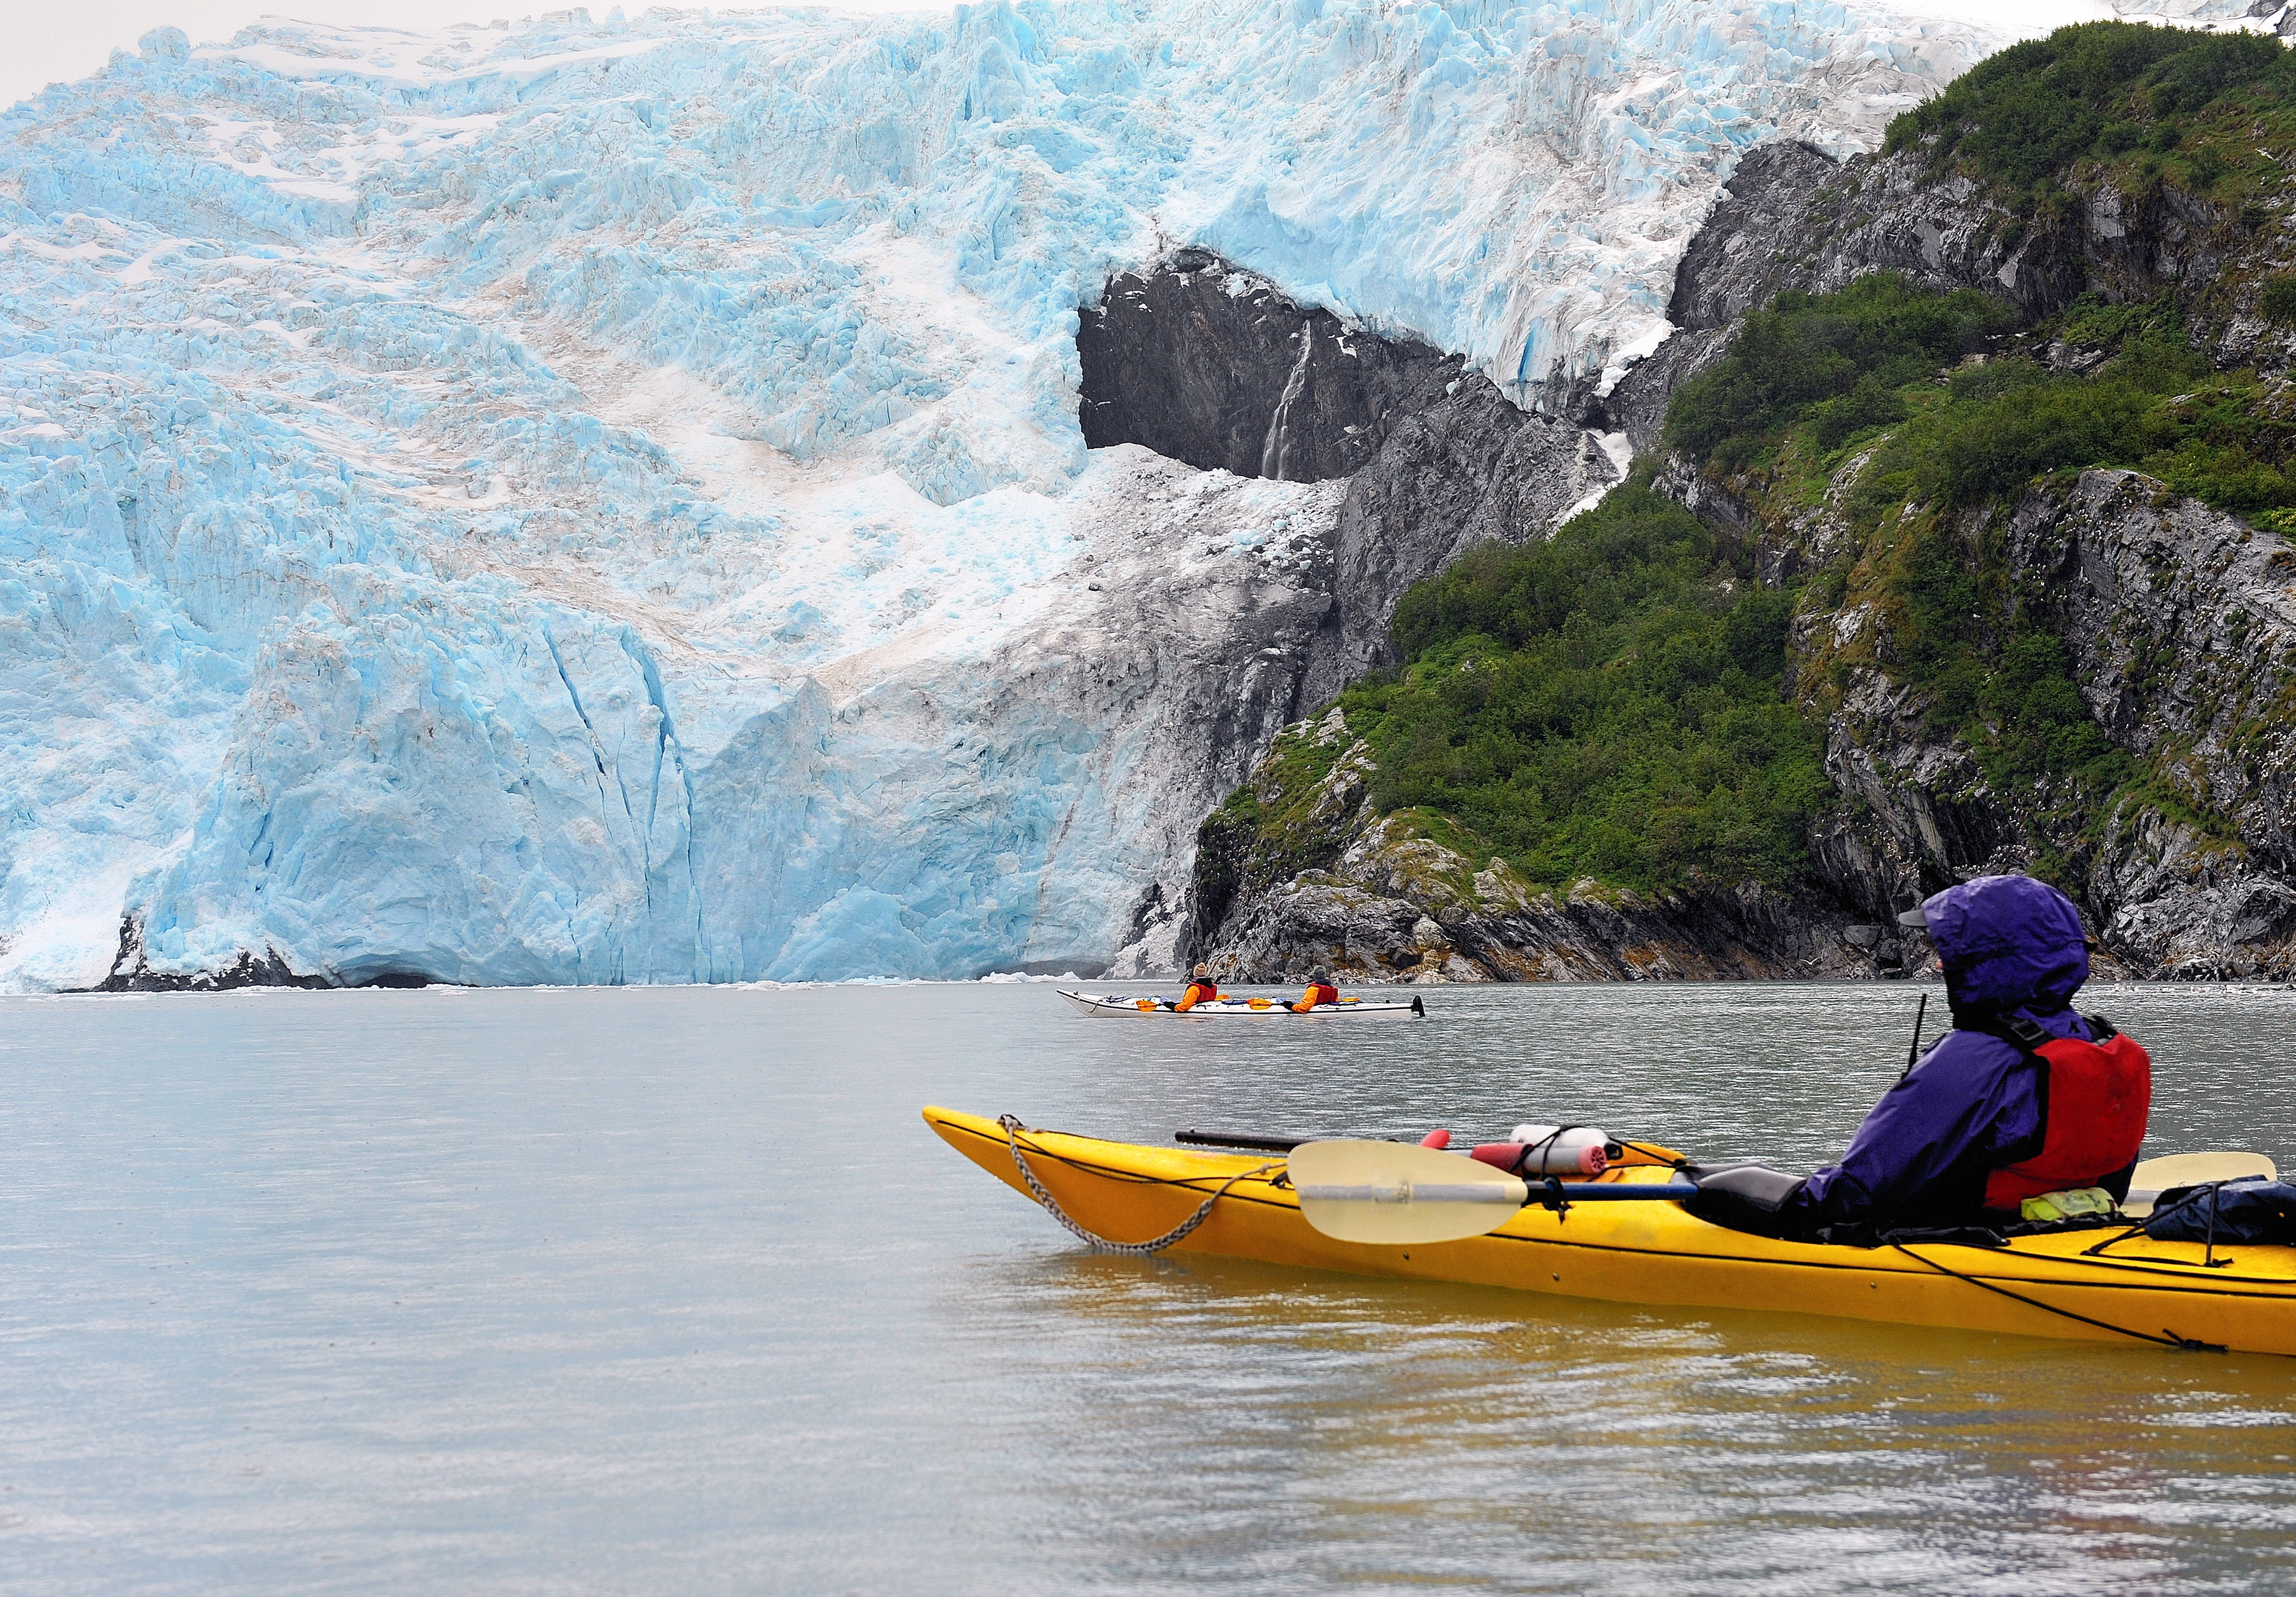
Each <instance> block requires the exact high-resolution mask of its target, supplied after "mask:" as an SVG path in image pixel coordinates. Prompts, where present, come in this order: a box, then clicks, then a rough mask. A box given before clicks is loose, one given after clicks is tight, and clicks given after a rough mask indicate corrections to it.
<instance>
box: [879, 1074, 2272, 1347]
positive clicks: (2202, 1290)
mask: <svg viewBox="0 0 2296 1597" xmlns="http://www.w3.org/2000/svg"><path fill="white" fill-rule="evenodd" d="M924 1117H925V1123H926V1124H927V1125H929V1126H931V1127H932V1128H933V1130H934V1131H936V1132H938V1133H939V1134H940V1136H941V1137H942V1139H943V1140H944V1141H946V1142H948V1143H949V1145H950V1146H952V1147H954V1148H955V1149H956V1150H957V1151H958V1152H960V1153H962V1154H964V1156H965V1157H966V1158H967V1159H972V1161H973V1162H974V1163H975V1164H977V1165H979V1166H980V1167H981V1168H982V1169H984V1170H986V1171H988V1173H989V1174H990V1175H994V1176H996V1178H997V1179H998V1180H1000V1181H1003V1182H1004V1183H1006V1184H1007V1185H1009V1186H1011V1187H1013V1188H1014V1189H1016V1190H1017V1191H1019V1192H1022V1193H1023V1194H1024V1195H1026V1194H1028V1186H1027V1183H1026V1182H1025V1180H1024V1178H1023V1176H1022V1175H1021V1171H1020V1170H1019V1169H1018V1168H1017V1167H1015V1165H1014V1163H1013V1138H1011V1137H1008V1136H1007V1135H1006V1134H1005V1130H1004V1129H1003V1127H1002V1126H1000V1125H999V1123H998V1122H996V1121H995V1120H988V1119H983V1118H980V1117H979V1116H977V1115H962V1114H957V1113H955V1111H953V1110H945V1109H936V1108H928V1109H926V1110H925V1111H924ZM1017 1135H1018V1139H1019V1142H1020V1146H1021V1153H1022V1156H1023V1157H1024V1158H1025V1159H1027V1161H1028V1164H1029V1169H1030V1170H1031V1171H1032V1172H1033V1173H1034V1174H1035V1175H1036V1177H1037V1181H1038V1183H1041V1184H1042V1185H1043V1187H1044V1189H1045V1190H1046V1192H1048V1193H1049V1194H1050V1195H1051V1196H1052V1198H1053V1199H1054V1201H1055V1202H1057V1203H1058V1204H1059V1205H1060V1207H1061V1208H1062V1210H1063V1211H1065V1212H1066V1213H1067V1215H1068V1216H1070V1218H1071V1219H1072V1220H1074V1221H1075V1222H1076V1223H1077V1224H1079V1225H1081V1226H1083V1227H1084V1228H1085V1229H1086V1230H1087V1231H1090V1232H1092V1233H1096V1234H1097V1235H1099V1236H1102V1237H1104V1238H1108V1239H1110V1240H1111V1241H1119V1242H1123V1241H1145V1240H1147V1239H1149V1238H1152V1237H1158V1236H1160V1235H1162V1234H1163V1233H1166V1232H1169V1231H1170V1230H1171V1229H1172V1228H1174V1227H1175V1226H1177V1225H1179V1224H1182V1223H1183V1222H1185V1221H1186V1220H1187V1219H1188V1218H1189V1216H1191V1215H1193V1214H1194V1213H1195V1212H1196V1211H1197V1209H1198V1208H1201V1206H1202V1205H1203V1202H1204V1200H1206V1199H1207V1198H1209V1197H1211V1196H1212V1195H1213V1194H1214V1193H1215V1192H1222V1190H1223V1188H1224V1189H1225V1191H1224V1192H1223V1195H1222V1196H1220V1197H1219V1199H1218V1201H1217V1202H1215V1203H1213V1204H1212V1205H1211V1207H1210V1211H1209V1212H1208V1213H1207V1214H1206V1215H1205V1216H1204V1218H1203V1220H1202V1222H1201V1224H1200V1225H1199V1226H1198V1227H1197V1228H1196V1229H1195V1230H1194V1231H1193V1232H1191V1233H1189V1234H1187V1235H1186V1236H1185V1237H1184V1238H1182V1239H1181V1240H1180V1241H1177V1243H1175V1244H1174V1245H1173V1249H1174V1251H1176V1252H1193V1253H1211V1254H1222V1255H1226V1256H1227V1257H1234V1258H1251V1259H1262V1260H1265V1261H1267V1263H1270V1264H1277V1265H1298V1266H1300V1267H1301V1268H1304V1269H1312V1270H1340V1271H1345V1272H1348V1273H1349V1274H1357V1275H1390V1276H1402V1277H1407V1278H1411V1279H1415V1280H1423V1281H1460V1282H1474V1283H1477V1284H1480V1285H1483V1286H1495V1287H1513V1288H1518V1289H1520V1290H1524V1291H1533V1292H1554V1293H1559V1294H1561V1295H1563V1296H1565V1297H1571V1298H1602V1299H1605V1300H1607V1301H1610V1302H1615V1303H1647V1304H1668V1305H1678V1306H1685V1307H1694V1308H1751V1309H1780V1308H1785V1309H1792V1310H1794V1311H1797V1312H1800V1313H1805V1314H1833V1315H1839V1316H1841V1317H1844V1318H1848V1319H1853V1320H1879V1321H1884V1322H1887V1323H1891V1324H1901V1325H1936V1326H1948V1327H1955V1328H1958V1329H1962V1330H1968V1331H2005V1332H2009V1333H2011V1334H2014V1335H2020V1336H2038V1337H2075V1338H2080V1339H2087V1340H2093V1341H2107V1342H2132V1341H2146V1342H2153V1343H2156V1344H2159V1345H2162V1346H2170V1347H2216V1348H2225V1349H2229V1350H2234V1351H2243V1352H2252V1353H2278V1354H2296V1248H2284V1247H2267V1246H2255V1247H2250V1246H2240V1247H2232V1248H2224V1247H2220V1248H2218V1249H2216V1250H2215V1254H2214V1261H2215V1262H2214V1264H2213V1265H2211V1264H2210V1263H2209V1262H2208V1261H2207V1260H2206V1259H2205V1258H2204V1257H2203V1255H2204V1253H2205V1251H2206V1250H2205V1249H2202V1246H2201V1245H2200V1244H2199V1243H2197V1242H2156V1241H2151V1240H2150V1239H2148V1238H2146V1237H2145V1236H2144V1234H2143V1233H2137V1234H2136V1235H2134V1236H2132V1237H2129V1238H2128V1240H2127V1241H2119V1242H2114V1243H2112V1246H2111V1247H2110V1248H2109V1249H2107V1250H2106V1251H2105V1252H2104V1253H2103V1255H2102V1256H2093V1255H2092V1252H2091V1250H2092V1249H2095V1248H2096V1247H2097V1245H2098V1243H2099V1242H2100V1241H2103V1240H2105V1239H2107V1238H2110V1237H2112V1236H2115V1235H2118V1234H2120V1233H2117V1232H2112V1231H2105V1232H2099V1231H2071V1232H2060V1233H2053V1234H2048V1235H2042V1236H2031V1237H2018V1238H2014V1239H2013V1240H2012V1241H2010V1243H2009V1245H2008V1246H2007V1247H2005V1248H1973V1247H1962V1246H1956V1245H1947V1244H1936V1243H1917V1244H1914V1245H1910V1246H1904V1247H1895V1246H1889V1247H1880V1248H1845V1247H1835V1246H1832V1245H1829V1244H1825V1243H1816V1242H1789V1241H1775V1240H1774V1239H1771V1238H1768V1237H1759V1236H1752V1235H1749V1234H1748V1233H1744V1232H1739V1231H1732V1230H1729V1229H1727V1228H1726V1227H1723V1226H1719V1225H1715V1224H1710V1223H1709V1222H1707V1221H1704V1220H1702V1219H1699V1218H1698V1217H1697V1216H1694V1215H1692V1214H1689V1213H1687V1212H1685V1210H1684V1209H1683V1208H1682V1206H1681V1205H1680V1204H1679V1203H1673V1202H1664V1201H1655V1202H1633V1203H1599V1204H1597V1203H1579V1204H1574V1205H1572V1206H1571V1207H1570V1209H1569V1210H1568V1212H1566V1213H1562V1214H1557V1213H1555V1212H1554V1211H1552V1210H1550V1209H1547V1208H1538V1207H1531V1208H1523V1209H1521V1210H1518V1211H1516V1212H1515V1213H1514V1214H1513V1217H1512V1218H1510V1219H1509V1220H1508V1221H1507V1222H1506V1223H1505V1224H1503V1225H1501V1226H1499V1227H1498V1228H1497V1230H1495V1231H1493V1232H1492V1233H1489V1234H1488V1235H1487V1236H1479V1237H1470V1238H1468V1239H1466V1240H1465V1241H1451V1242H1431V1243H1411V1244H1406V1245H1395V1244H1384V1243H1361V1242H1342V1241H1334V1240H1333V1239H1332V1238H1330V1237H1327V1236H1324V1235H1323V1234H1322V1233H1319V1232H1317V1231H1316V1230H1314V1229H1313V1228H1312V1227H1310V1226H1309V1225H1308V1222H1307V1221H1306V1220H1305V1219H1304V1218H1302V1217H1301V1216H1300V1203H1299V1200H1298V1199H1297V1198H1296V1197H1295V1196H1294V1195H1293V1194H1292V1191H1291V1189H1290V1187H1289V1185H1288V1184H1286V1183H1284V1182H1283V1159H1282V1156H1281V1155H1280V1154H1259V1155H1251V1154H1229V1153H1214V1152H1201V1151H1196V1150H1194V1149H1187V1148H1156V1147H1148V1146H1144V1145H1142V1144H1139V1143H1136V1142H1103V1141H1101V1140H1100V1139H1098V1138H1096V1137H1080V1136H1070V1135H1069V1134H1066V1133H1063V1132H1057V1131H1036V1130H1026V1129H1024V1130H1022V1131H1021V1132H1020V1133H1018V1134H1017ZM1672 1175H1673V1171H1672V1170H1671V1169H1670V1168H1669V1167H1667V1166H1665V1165H1663V1164H1659V1163H1656V1162H1652V1163H1648V1164H1636V1163H1632V1162H1629V1163H1628V1164H1625V1165H1622V1166H1616V1167H1612V1169H1611V1171H1610V1172H1609V1173H1608V1174H1607V1175H1604V1176H1603V1177H1602V1178H1601V1179H1602V1180H1604V1181H1616V1182H1663V1181H1667V1180H1669V1179H1670V1178H1671V1177H1672Z"/></svg>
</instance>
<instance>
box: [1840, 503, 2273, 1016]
mask: <svg viewBox="0 0 2296 1597" xmlns="http://www.w3.org/2000/svg"><path fill="white" fill-rule="evenodd" d="M1980 519H1981V517H1980ZM1978 530H1981V528H1972V531H1978ZM2007 532H2008V537H2007V545H2008V555H2009V559H2010V561H2011V566H2012V577H2013V587H2014V589H2015V591H2016V592H2017V593H2018V594H2019V595H2020V597H2019V600H2018V602H2020V603H2021V604H2024V605H2028V606H2030V607H2032V608H2033V610H2035V611H2036V612H2038V614H2039V615H2040V616H2043V617H2045V618H2046V619H2047V620H2048V621H2049V623H2050V624H2051V627H2052V630H2054V631H2056V632H2057V633H2058V634H2059V635H2061V636H2062V637H2063V638H2064V640H2065V642H2066V644H2067V646H2068V648H2069V650H2070V651H2071V655H2072V659H2073V666H2074V670H2073V676H2074V679H2075V681H2076V682H2078V683H2079V686H2080V692H2081V693H2082V696H2083V697H2084V699H2085V700H2087V704H2088V706H2089V708H2090V710H2091V712H2092V713H2093V714H2094V715H2095V717H2096V720H2097V723H2098V725H2100V726H2101V727H2102V728H2103V730H2104V732H2105V733H2106V735H2107V736H2108V737H2109V738H2111V739H2112V741H2113V742H2114V743H2116V744H2118V745H2119V746H2120V748H2122V749H2126V750H2127V751H2128V753H2129V754H2131V755H2132V756H2135V757H2137V758H2138V759H2139V761H2140V762H2141V763H2142V766H2143V768H2144V769H2146V770H2148V771H2149V772H2150V773H2151V775H2150V776H2149V777H2148V778H2145V779H2143V780H2139V781H2136V782H2131V783H2128V784H2126V785H2125V786H2124V787H2123V788H2122V789H2121V790H2120V792H2119V794H2118V795H2117V796H2115V797H2114V798H2112V802H2111V804H2110V806H2109V807H2108V808H2107V810H2106V811H2105V813H2104V814H2103V815H2095V814H2093V813H2091V811H2090V809H2089V808H2088V807H2087V805H2088V802H2089V801H2088V800H2087V799H2085V798H2083V796H2081V795H2079V794H2078V793H2076V792H2074V791H2073V790H2071V789H2070V788H2069V787H2066V786H2065V785H2063V784H2062V782H2059V781H2058V780H2057V779H2055V778H2054V777H2050V776H2046V775H2045V776H2044V777H2043V778H2042V779H2041V780H2040V781H2039V782H2037V783H2035V784H2033V785H2031V786H2030V787H2027V788H2022V789H2020V790H2003V789H2001V788H2000V787H1998V786H1997V785H1996V784H1994V783H1993V782H1990V781H1989V779H1988V777H1987V775H1986V773H1985V771H1984V769H1983V768H1982V766H1980V763H1979V761H1978V759H1977V758H1976V757H1975V755H1974V753H1973V752H1972V750H1971V749H1969V748H1968V747H1967V746H1966V745H1965V744H1964V743H1962V742H1960V741H1957V740H1955V739H1951V738H1940V737H1939V734H1938V733H1937V732H1936V731H1935V730H1934V729H1933V728H1932V727H1931V725H1930V723H1929V719H1928V711H1929V709H1930V699H1929V696H1928V695H1927V694H1926V693H1924V692H1921V691H1920V690H1918V689H1916V688H1914V687H1911V686H1908V685H1906V684H1902V683H1899V682H1897V681H1895V680H1894V679H1893V678H1892V677H1891V676H1890V673H1889V671H1888V670H1887V669H1886V667H1885V665H1884V664H1882V663H1881V662H1886V661H1887V660H1888V659H1890V658H1891V657H1892V655H1893V652H1894V651H1893V648H1892V645H1891V642H1890V637H1889V622H1888V618H1887V617H1886V616H1884V615H1882V613H1880V612H1879V610H1877V609H1876V607H1874V606H1873V605H1870V604H1862V603H1852V604H1851V605H1849V607H1847V608H1845V609H1843V610H1839V611H1834V612H1831V613H1824V612H1819V613H1812V614H1807V615H1805V617H1804V618H1803V623H1802V627H1801V628H1800V631H1799V632H1798V634H1797V636H1796V652H1797V655H1798V657H1799V658H1800V661H1801V663H1802V666H1803V670H1802V677H1803V681H1804V684H1805V691H1806V692H1808V691H1809V686H1810V684H1812V683H1813V682H1815V681H1816V680H1817V679H1818V678H1819V677H1821V676H1825V675H1827V673H1826V671H1825V667H1826V665H1827V664H1828V662H1829V661H1839V660H1842V659H1862V660H1864V661H1866V662H1868V663H1863V664H1858V665H1855V666H1853V667H1849V668H1848V669H1847V670H1844V671H1841V672H1838V673H1836V675H1837V676H1839V677H1840V678H1841V679H1842V680H1843V685H1842V687H1841V693H1840V698H1839V700H1838V702H1836V703H1835V704H1834V705H1833V708H1831V709H1830V711H1827V712H1826V742H1825V768H1826V774H1827V775H1828V776H1829V777H1830V778H1831V779H1832V780H1833V783H1834V785H1835V787H1836V788H1838V789H1839V790H1841V793H1842V794H1843V795H1844V796H1845V797H1846V798H1849V800H1850V801H1851V803H1850V806H1849V807H1848V808H1847V809H1845V810H1843V811H1841V812H1839V813H1837V814H1836V815H1833V816H1831V817H1829V818H1828V820H1827V821H1826V822H1825V823H1823V824H1822V825H1821V826H1820V827H1819V828H1818V830H1817V832H1816V835H1815V836H1814V837H1813V838H1812V839H1811V847H1812V855H1813V858H1814V861H1815V864H1816V872H1817V874H1818V875H1819V876H1820V878H1821V879H1822V880H1824V881H1825V883H1826V885H1827V886H1828V887H1829V888H1830V889H1832V890H1833V892H1834V893H1835V894H1836V895H1837V896H1838V897H1840V898H1841V901H1842V902H1843V903H1844V904H1845V905H1850V906H1853V907H1854V908H1856V909H1857V910H1859V911H1860V912H1861V913H1865V914H1867V915H1869V916H1871V917H1872V918H1874V920H1876V921H1886V920H1887V916H1888V912H1889V911H1890V910H1891V909H1892V908H1895V907H1898V906H1902V905H1905V904H1906V903H1907V902H1909V901H1911V900H1913V899H1915V898H1918V897H1922V896H1923V895H1926V894H1928V893H1931V892H1934V891H1936V890H1937V889H1939V888H1942V887H1945V886H1947V885H1948V884H1950V883H1951V882H1953V881H1956V880H1966V879H1967V878H1969V877H1972V876H1976V875H1980V874H1986V873H1989V872H2000V871H2025V870H2032V869H2035V868H2036V867H2037V866H2038V865H2040V864H2043V862H2054V865H2055V868H2054V870H2052V872H2051V874H2053V875H2054V876H2055V877H2056V878H2057V879H2058V880H2060V881H2062V883H2063V884H2064V885H2066V886H2067V887H2068V888H2069V889H2071V890H2072V891H2073V892H2074V893H2075V895H2076V896H2077V897H2079V898H2080V899H2081V901H2082V903H2083V905H2084V908H2085V909H2086V910H2087V912H2088V913H2089V914H2090V915H2091V917H2092V921H2093V924H2094V926H2095V930H2096V931H2097V933H2098V935H2099V937H2100V938H2101V940H2102V941H2103V945H2104V946H2105V949H2106V950H2107V951H2108V952H2109V954H2111V955H2112V958H2113V959H2114V960H2115V961H2116V962H2118V964H2119V965H2120V967H2122V968H2124V969H2125V970H2128V972H2130V973H2133V974H2137V975H2144V976H2252V975H2258V974H2268V975H2285V974H2288V973H2291V972H2292V971H2296V889H2292V888H2291V887H2290V885H2289V884H2288V881H2287V877H2288V875H2289V873H2290V871H2291V865H2292V863H2296V853H2292V844H2296V839H2292V837H2291V833H2290V830H2289V819H2290V782H2291V779H2292V773H2296V722H2292V719H2291V709H2292V707H2296V676H2292V672H2291V667H2292V664H2296V588H2292V584H2296V550H2291V549H2290V548H2289V547H2288V546H2287V545H2286V544H2285V543H2284V541H2283V540H2282V539H2280V538H2278V537H2276V536H2274V535H2272V534H2269V533H2266V532H2261V531H2259V530H2257V529H2255V528H2251V527H2249V526H2247V525H2246V524H2244V523H2243V522H2242V521H2240V520H2238V519H2237V518H2235V517H2232V516H2227V515H2225V514H2222V513H2221V512H2216V511H2211V510H2210V509H2208V508H2207V507H2206V506H2204V505H2202V504H2196V503H2194V502H2193V501H2191V500H2187V499H2182V498H2179V497H2178V496H2177V495H2175V494H2173V493H2171V492H2170V491H2169V489H2168V488H2167V487H2165V486H2164V485H2162V484H2161V483H2160V482H2158V481H2156V480H2154V479H2151V478H2148V477H2144V476H2142V475H2140V474H2138V473H2136V472H2133V471H2085V472H2083V473H2081V474H2080V476H2079V479H2077V480H2076V481H2075V482H2074V483H2072V484H2071V485H2070V486H2069V487H2059V488H2054V489H2047V490H2041V491H2037V492H2035V493H2032V494H2030V495H2027V497H2026V498H2025V499H2024V501H2023V502H2022V503H2021V504H2020V505H2019V506H2018V508H2017V509H2016V511H2015V512H2013V514H2012V515H2010V516H2009V517H2008V526H2007ZM1812 667H1816V668H1815V669H1813V668H1812Z"/></svg>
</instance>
